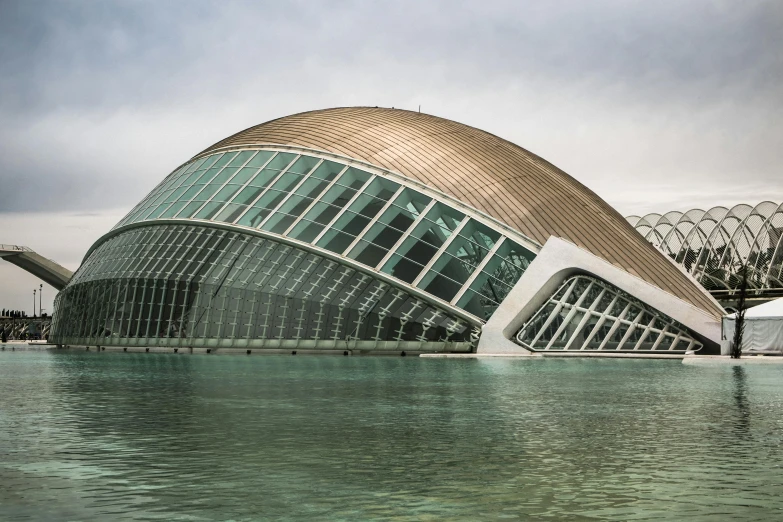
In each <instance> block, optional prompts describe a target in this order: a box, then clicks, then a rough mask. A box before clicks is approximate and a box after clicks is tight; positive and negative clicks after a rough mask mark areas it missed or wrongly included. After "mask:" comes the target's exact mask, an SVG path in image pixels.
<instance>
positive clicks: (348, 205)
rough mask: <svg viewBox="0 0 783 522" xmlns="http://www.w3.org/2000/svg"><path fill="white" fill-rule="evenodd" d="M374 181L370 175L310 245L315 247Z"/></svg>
mask: <svg viewBox="0 0 783 522" xmlns="http://www.w3.org/2000/svg"><path fill="white" fill-rule="evenodd" d="M374 179H375V174H372V175H371V176H370V178H369V179H368V180H367V181H366V182H365V183H364V185H362V186H361V188H359V189H358V190H357V191H356V194H354V195H353V197H351V199H349V200H348V203H346V204H345V206H344V207H343V208H341V209H340V211H339V212H337V215H336V216H334V217H333V218H332V220H331V221H329V224H328V225H326V226H325V227H324V229H323V230H321V232H320V233H319V234H318V235H317V236H315V239H313V240H312V241H310V244H311V245H315V244H316V243H318V241H320V240H321V237H323V235H324V234H326V233H327V232H328V231H329V230H330V229H331V228H332V225H334V224H335V223H336V222H337V220H338V219H340V218H341V217H342V215H343V214H344V213H345V211H346V210H348V207H350V206H351V205H353V202H354V201H356V199H357V198H358V197H359V196H361V195H362V194H363V193H364V191H365V190H366V189H367V187H369V186H370V183H372V180H374ZM346 188H350V187H346ZM324 195H326V192H324Z"/></svg>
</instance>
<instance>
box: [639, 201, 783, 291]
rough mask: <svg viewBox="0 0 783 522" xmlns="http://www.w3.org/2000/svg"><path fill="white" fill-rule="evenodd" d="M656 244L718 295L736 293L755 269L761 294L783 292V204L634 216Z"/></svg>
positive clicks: (754, 285) (755, 281)
mask: <svg viewBox="0 0 783 522" xmlns="http://www.w3.org/2000/svg"><path fill="white" fill-rule="evenodd" d="M626 219H627V220H628V222H630V223H631V225H633V226H634V227H635V228H636V230H637V231H639V233H641V234H642V235H643V236H644V237H645V239H647V240H648V241H649V242H650V243H652V244H653V245H655V246H656V247H658V248H659V249H660V250H661V251H663V253H664V254H666V255H668V256H669V257H671V258H672V259H674V260H675V261H676V262H677V263H679V264H680V265H682V267H683V268H684V269H685V270H686V271H687V272H688V273H689V274H691V275H692V276H694V277H695V278H696V279H697V280H698V281H699V282H700V283H701V284H702V285H703V286H704V287H705V288H706V289H707V290H710V291H711V292H713V294H730V293H732V292H733V291H734V290H735V289H736V288H737V286H738V284H739V277H738V272H739V269H740V268H741V267H742V266H744V265H746V264H747V266H748V268H749V271H748V274H749V284H750V287H751V289H753V290H755V291H756V293H768V292H769V293H771V292H774V291H780V290H783V204H777V203H772V202H770V201H764V202H762V203H759V204H758V205H756V206H755V207H752V206H750V205H745V204H742V205H737V206H735V207H732V208H730V209H729V208H726V207H714V208H711V209H709V210H707V211H704V210H700V209H693V210H689V211H688V212H684V213H683V212H669V213H667V214H663V215H661V214H647V215H646V216H642V217H639V216H628V217H627V218H626Z"/></svg>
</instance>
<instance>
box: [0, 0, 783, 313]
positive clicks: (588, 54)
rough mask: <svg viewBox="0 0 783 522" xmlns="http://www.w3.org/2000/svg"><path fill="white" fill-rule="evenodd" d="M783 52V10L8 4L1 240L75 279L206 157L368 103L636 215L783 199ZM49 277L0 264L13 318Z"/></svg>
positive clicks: (1, 294) (486, 1) (0, 2)
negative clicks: (437, 127) (447, 124)
mask: <svg viewBox="0 0 783 522" xmlns="http://www.w3.org/2000/svg"><path fill="white" fill-rule="evenodd" d="M781 50H783V2H781V1H769V2H763V1H748V2H737V1H736V0H727V1H698V0H690V1H687V2H683V1H681V0H676V1H660V0H656V1H655V2H651V1H649V0H644V1H639V2H633V1H619V0H618V1H600V0H591V1H589V2H586V1H584V0H574V1H549V0H547V1H543V0H542V1H538V2H523V1H520V0H515V1H508V2H505V1H499V0H498V1H494V0H483V1H477V2H456V1H443V2H441V1H428V0H417V1H410V2H408V1H402V0H396V1H393V2H382V1H329V2H326V1H323V2H318V1H315V0H307V1H301V2H296V1H294V2H286V1H282V0H277V1H272V2H262V1H253V2H229V1H225V0H223V1H220V2H218V1H214V2H200V1H195V0H187V1H185V0H183V1H173V0H169V1H161V0H156V1H150V2H145V1H130V0H128V1H123V2H120V1H117V2H109V1H82V2H78V1H71V2H69V1H59V2H38V1H33V0H18V1H12V0H0V223H2V226H0V230H1V231H2V233H0V243H15V244H24V245H28V246H30V247H32V248H33V249H35V250H36V251H38V252H39V253H41V254H42V255H45V256H47V257H50V258H53V259H55V260H56V261H58V262H60V263H61V264H63V265H65V266H66V267H68V268H70V269H76V268H77V267H78V266H79V264H80V262H81V259H82V256H83V255H84V253H85V252H86V250H87V248H88V247H89V246H90V244H92V243H93V242H94V241H95V240H96V239H97V238H98V237H100V236H101V235H102V234H103V233H105V232H106V231H108V230H109V229H110V228H111V227H112V226H113V225H114V224H115V223H116V222H117V221H118V220H119V219H120V218H121V217H122V216H123V215H124V214H125V213H126V212H127V211H128V210H129V209H130V208H131V207H132V206H133V205H134V204H135V203H137V202H138V201H139V200H140V199H141V198H142V197H143V196H144V195H145V194H146V193H147V192H148V191H149V190H150V189H151V188H152V187H153V186H154V185H155V184H157V183H158V182H159V181H160V180H161V179H162V178H163V177H164V176H165V175H166V174H167V173H168V172H170V171H171V170H172V169H173V168H174V167H176V166H177V165H179V164H181V163H182V162H183V161H185V160H186V159H187V158H189V157H190V156H192V155H193V154H195V153H197V152H199V151H200V150H201V149H203V148H205V147H207V146H208V145H210V144H212V143H214V142H216V141H218V140H220V139H221V138H224V137H226V136H228V135H230V134H233V133H234V132H237V131H238V130H241V129H244V128H246V127H249V126H251V125H254V124H257V123H260V122H263V121H266V120H269V119H272V118H276V117H280V116H284V115H286V114H291V113H296V112H301V111H306V110H311V109H320V108H325V107H333V106H349V105H379V106H385V107H397V108H408V109H413V110H416V109H417V108H418V106H419V105H421V108H422V112H427V113H430V114H434V115H437V116H442V117H445V118H449V119H453V120H456V121H459V122H462V123H466V124H469V125H473V126H476V127H479V128H481V129H484V130H487V131H489V132H492V133H493V134H497V135H499V136H501V137H503V138H506V139H508V140H511V141H513V142H515V143H517V144H519V145H521V146H522V147H525V148H526V149H528V150H531V151H532V152H534V153H536V154H539V155H540V156H543V157H544V158H546V159H547V160H549V161H551V162H552V163H554V164H556V165H558V166H559V167H561V168H562V169H564V170H565V171H566V172H568V173H569V174H571V175H572V176H574V177H575V178H577V179H578V180H579V181H581V182H582V183H584V184H586V185H587V186H588V187H590V188H591V189H593V190H594V191H596V192H597V193H598V194H599V195H600V196H602V197H603V198H604V199H606V200H607V201H608V202H609V203H610V204H612V205H614V206H615V207H616V208H617V209H618V210H619V211H620V212H621V213H622V214H624V215H628V214H643V213H647V212H653V211H656V212H665V211H668V210H686V209H689V208H693V207H702V208H706V207H711V206H714V205H719V204H721V205H733V204H736V203H742V202H746V203H754V204H755V203H758V202H760V201H762V200H772V201H776V202H781V201H783V169H781V165H782V164H783V125H782V124H781V115H783V51H781ZM38 284H39V281H38V280H36V279H35V278H34V277H32V276H29V275H28V274H27V273H25V272H23V271H21V270H20V269H18V268H16V267H14V266H12V265H10V264H8V263H6V262H3V261H0V308H3V307H13V308H24V309H26V310H27V311H28V313H30V312H31V311H32V289H33V288H34V287H37V286H38ZM44 290H45V291H44V308H47V309H49V310H50V309H51V301H52V298H53V297H54V294H55V292H54V289H52V288H51V287H49V286H48V285H44Z"/></svg>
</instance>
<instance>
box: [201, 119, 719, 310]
mask: <svg viewBox="0 0 783 522" xmlns="http://www.w3.org/2000/svg"><path fill="white" fill-rule="evenodd" d="M259 143H274V144H279V145H295V146H300V147H308V148H312V149H319V150H322V151H327V152H331V153H334V154H341V155H344V156H348V157H352V158H355V159H358V160H361V161H365V162H368V163H372V164H374V165H377V166H379V167H382V168H384V169H387V170H391V171H394V172H397V173H399V174H402V175H404V176H407V177H409V178H412V179H415V180H418V181H420V182H422V183H425V184H427V185H429V186H431V187H433V188H435V189H438V190H440V191H442V192H445V193H447V194H449V195H452V196H454V197H456V198H458V199H460V200H461V201H463V202H465V203H467V204H468V205H471V206H473V207H475V208H477V209H478V210H481V211H483V212H485V213H487V214H489V215H491V216H492V217H494V218H496V219H498V220H500V221H503V222H504V223H506V224H508V225H509V226H512V227H514V228H516V229H517V230H519V231H520V232H522V233H523V234H525V235H527V236H529V237H531V238H533V239H535V240H537V241H539V242H540V243H542V244H543V243H544V242H546V240H547V239H548V238H549V236H551V235H554V236H559V237H562V238H564V239H567V240H569V241H571V242H573V243H575V244H576V245H578V246H579V247H581V248H583V249H585V250H588V251H589V252H592V253H593V254H595V255H597V256H599V257H601V258H603V259H605V260H607V261H609V262H610V263H612V264H614V265H615V266H618V267H620V268H622V269H623V270H626V271H627V272H629V273H631V274H633V275H636V276H638V277H640V278H642V279H644V280H645V281H647V282H649V283H651V284H653V285H655V286H657V287H659V288H661V289H663V290H666V291H667V292H669V293H671V294H673V295H675V296H677V297H680V298H681V299H684V300H685V301H688V302H690V303H692V304H694V305H696V306H698V307H699V308H702V309H704V310H706V311H708V312H709V313H711V314H713V315H715V316H716V317H718V316H720V315H721V314H722V312H723V311H722V309H721V308H720V307H719V306H718V305H717V304H716V303H715V302H714V301H713V300H712V299H711V297H710V296H709V295H708V294H707V292H706V291H704V290H703V289H702V288H701V287H700V286H699V285H698V284H696V283H695V282H694V281H693V280H691V279H690V278H689V277H688V276H686V275H685V274H683V273H682V272H681V271H680V270H678V269H677V267H676V266H674V265H673V264H672V262H670V261H669V260H668V259H666V258H665V257H664V256H663V254H661V253H660V252H659V251H658V250H657V249H656V248H655V247H654V246H652V245H651V244H650V243H648V242H647V241H645V240H644V238H643V237H642V236H641V235H640V234H639V233H638V232H636V230H635V229H634V228H633V227H632V226H631V225H630V224H629V223H628V222H627V221H626V220H625V219H624V218H623V217H622V216H621V215H620V214H619V213H618V212H617V211H615V210H614V209H613V208H612V207H611V206H610V205H609V204H607V203H606V202H605V201H603V200H602V199H601V198H600V197H598V196H597V195H596V194H595V193H594V192H592V191H591V190H590V189H588V188H587V187H585V186H584V185H582V184H581V183H579V182H578V181H577V180H575V179H574V178H572V177H571V176H569V175H568V174H566V173H565V172H563V171H562V170H560V169H559V168H557V167H555V166H554V165H552V164H551V163H549V162H547V161H545V160H544V159H542V158H540V157H538V156H536V155H535V154H532V153H531V152H529V151H527V150H525V149H523V148H521V147H519V146H518V145H515V144H513V143H511V142H509V141H507V140H504V139H501V138H499V137H497V136H495V135H493V134H490V133H488V132H485V131H482V130H479V129H476V128H474V127H470V126H467V125H463V124H461V123H457V122H454V121H451V120H447V119H443V118H438V117H436V116H432V115H429V114H423V113H418V112H412V111H405V110H399V109H385V108H375V107H343V108H334V109H324V110H319V111H311V112H303V113H300V114H294V115H291V116H286V117H283V118H279V119H276V120H272V121H268V122H266V123H262V124H260V125H256V126H254V127H250V128H249V129H246V130H244V131H241V132H238V133H237V134H234V135H233V136H230V137H228V138H226V139H224V140H221V141H219V142H217V143H216V144H214V145H212V146H211V147H209V148H208V149H206V150H205V151H203V152H202V154H203V153H204V152H209V151H211V150H215V149H219V148H222V147H230V146H240V145H251V144H259Z"/></svg>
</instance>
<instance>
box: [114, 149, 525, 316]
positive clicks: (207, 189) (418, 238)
mask: <svg viewBox="0 0 783 522" xmlns="http://www.w3.org/2000/svg"><path fill="white" fill-rule="evenodd" d="M163 219H196V220H207V221H213V222H220V223H226V224H233V225H236V226H239V227H248V228H253V229H257V230H263V231H265V232H269V233H271V234H278V235H280V236H285V237H289V238H291V239H294V240H297V241H301V242H303V243H307V244H310V245H312V246H313V247H314V248H315V249H323V250H327V251H329V252H332V253H334V254H337V255H340V256H345V257H347V258H348V259H352V260H354V261H356V262H358V263H360V264H362V265H365V266H367V267H370V268H372V269H374V270H378V271H380V272H382V273H385V274H387V275H389V276H391V277H393V278H395V279H396V280H398V281H400V282H401V283H404V284H407V285H412V286H415V287H417V288H420V289H422V290H424V291H426V292H428V293H430V294H431V295H433V296H434V297H436V298H437V299H440V300H442V301H444V302H445V303H446V304H447V307H449V306H454V307H459V308H461V309H462V310H464V311H466V312H468V313H470V314H472V315H474V316H475V317H476V318H478V319H480V320H486V319H488V318H489V317H490V316H491V315H492V313H493V312H494V310H495V309H496V308H497V306H498V305H499V303H500V302H501V301H502V300H503V299H504V298H505V297H506V295H508V293H509V291H510V290H511V287H513V286H514V284H515V283H516V282H517V280H518V279H519V277H520V276H521V275H522V273H523V272H524V270H525V269H526V268H527V266H528V264H529V263H530V262H531V261H532V260H533V258H534V257H535V252H534V250H535V249H536V246H534V245H533V244H532V242H531V243H530V244H528V245H527V246H523V245H522V244H520V242H517V241H514V240H512V239H511V238H510V237H508V234H507V233H506V231H505V230H503V229H502V228H501V227H492V226H491V223H490V224H487V223H486V222H482V221H481V220H479V219H477V218H476V217H475V216H470V215H466V213H465V212H463V211H462V210H459V209H458V208H455V205H453V204H450V202H449V201H441V200H439V198H438V197H433V195H431V194H429V195H428V194H426V193H424V191H421V190H416V189H415V188H413V187H411V186H407V185H405V184H403V183H399V182H398V180H395V179H390V178H389V177H386V176H383V175H380V174H375V173H373V172H369V171H367V170H362V169H360V168H358V167H356V166H349V165H347V164H344V163H341V162H339V161H334V160H333V159H328V158H321V157H317V156H316V155H314V154H298V153H294V152H290V151H276V150H270V149H253V150H241V151H230V152H225V153H216V154H212V155H209V156H207V157H204V158H199V159H197V160H195V161H192V162H190V163H188V164H187V165H184V166H182V167H180V168H179V169H177V170H176V171H175V172H173V173H172V174H171V175H169V176H168V178H166V179H165V180H164V181H163V183H161V184H160V185H159V186H158V187H156V188H155V190H153V191H152V192H151V193H150V194H149V195H148V196H147V197H146V198H145V199H144V200H143V201H142V202H141V203H140V204H139V205H138V206H137V207H136V208H134V209H133V210H132V211H131V212H130V213H129V214H128V215H127V216H126V217H125V218H124V219H123V220H122V221H121V222H120V223H119V224H118V225H117V227H115V229H116V228H118V227H122V226H125V225H129V224H132V223H137V222H142V221H147V220H163Z"/></svg>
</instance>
